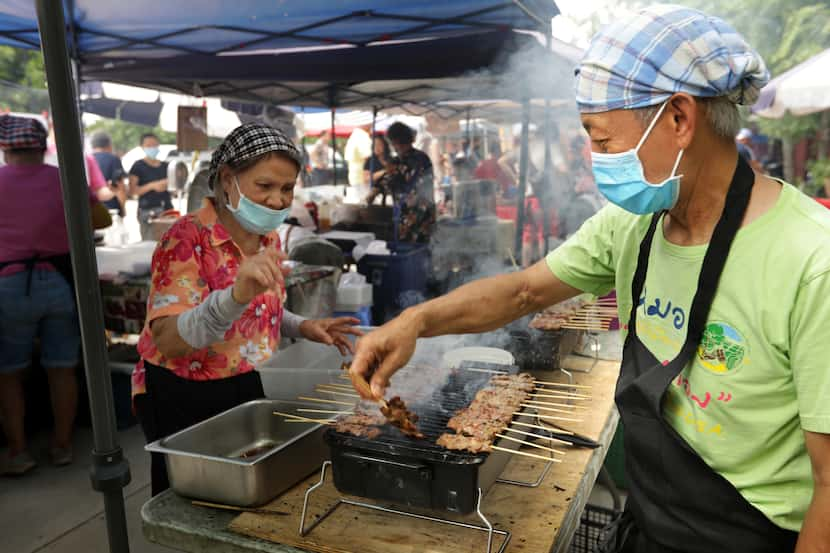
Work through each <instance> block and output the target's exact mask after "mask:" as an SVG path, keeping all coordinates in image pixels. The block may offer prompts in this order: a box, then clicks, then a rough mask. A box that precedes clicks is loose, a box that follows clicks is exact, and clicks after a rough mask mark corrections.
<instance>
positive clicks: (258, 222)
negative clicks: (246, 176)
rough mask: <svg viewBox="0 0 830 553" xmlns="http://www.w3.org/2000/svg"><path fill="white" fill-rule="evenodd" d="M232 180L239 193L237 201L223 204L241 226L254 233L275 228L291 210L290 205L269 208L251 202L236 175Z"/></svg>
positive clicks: (263, 232) (265, 231) (262, 233)
mask: <svg viewBox="0 0 830 553" xmlns="http://www.w3.org/2000/svg"><path fill="white" fill-rule="evenodd" d="M233 180H234V183H236V191H237V192H238V193H239V201H238V202H237V204H236V207H233V206H232V205H231V203H230V200H228V203H226V204H225V205H226V206H227V208H228V210H230V212H231V213H233V216H234V218H235V219H236V220H237V222H238V223H239V224H240V225H241V226H242V228H244V229H245V230H247V231H248V232H252V233H254V234H261V235H264V234H268V233H269V232H271V231H273V230H276V228H277V227H278V226H280V225H281V224H283V222H284V221H285V220H286V219H287V218H288V214H289V213H290V212H291V208H290V207H286V208H285V209H271V208H269V207H265V206H264V205H260V204H258V203H256V202H252V201H251V200H249V199H248V198H247V197H246V196H245V195H244V194H243V193H242V190H240V189H239V179H238V178H236V175H234V177H233Z"/></svg>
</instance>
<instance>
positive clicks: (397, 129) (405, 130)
mask: <svg viewBox="0 0 830 553" xmlns="http://www.w3.org/2000/svg"><path fill="white" fill-rule="evenodd" d="M415 134H416V133H415V130H414V129H412V127H410V126H409V125H405V124H404V123H401V122H396V123H392V124H391V125H389V128H388V129H386V136H388V137H389V140H391V141H392V142H394V143H396V144H412V143H413V142H415Z"/></svg>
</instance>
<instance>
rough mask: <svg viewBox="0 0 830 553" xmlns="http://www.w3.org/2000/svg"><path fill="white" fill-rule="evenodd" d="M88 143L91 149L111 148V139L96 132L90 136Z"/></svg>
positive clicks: (104, 134)
mask: <svg viewBox="0 0 830 553" xmlns="http://www.w3.org/2000/svg"><path fill="white" fill-rule="evenodd" d="M90 143H91V144H92V147H93V148H109V147H110V146H112V139H111V138H110V135H108V134H107V133H105V132H97V133H95V134H93V135H92V138H91V139H90Z"/></svg>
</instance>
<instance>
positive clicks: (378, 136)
mask: <svg viewBox="0 0 830 553" xmlns="http://www.w3.org/2000/svg"><path fill="white" fill-rule="evenodd" d="M375 140H380V143H381V144H383V155H384V156H386V157H391V155H392V152H390V151H389V141H388V140H386V137H385V136H383V135H382V134H376V135H375V136H373V137H372V155H374V154H375Z"/></svg>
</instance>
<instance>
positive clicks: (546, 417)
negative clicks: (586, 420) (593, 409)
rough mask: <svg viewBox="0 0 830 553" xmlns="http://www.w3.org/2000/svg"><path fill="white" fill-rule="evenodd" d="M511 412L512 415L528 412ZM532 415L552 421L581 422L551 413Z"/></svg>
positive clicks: (580, 420)
mask: <svg viewBox="0 0 830 553" xmlns="http://www.w3.org/2000/svg"><path fill="white" fill-rule="evenodd" d="M513 414H514V415H527V414H528V413H522V412H521V411H517V412H516V413H513ZM532 416H534V417H536V418H538V419H548V420H552V421H568V422H582V419H571V418H568V417H556V416H553V415H540V414H538V413H537V414H535V415H532ZM542 422H544V421H542Z"/></svg>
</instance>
